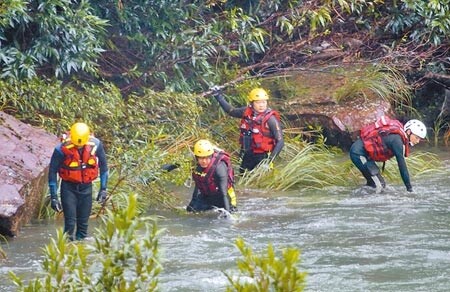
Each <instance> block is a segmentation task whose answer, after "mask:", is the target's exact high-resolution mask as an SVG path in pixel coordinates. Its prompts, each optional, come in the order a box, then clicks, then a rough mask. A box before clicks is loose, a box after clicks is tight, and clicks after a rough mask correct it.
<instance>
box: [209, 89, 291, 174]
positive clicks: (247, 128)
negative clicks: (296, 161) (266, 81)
mask: <svg viewBox="0 0 450 292" xmlns="http://www.w3.org/2000/svg"><path fill="white" fill-rule="evenodd" d="M211 91H212V94H213V96H214V97H215V98H216V100H217V101H218V102H219V104H220V106H221V107H222V109H223V110H224V111H225V112H226V113H227V114H228V115H230V116H232V117H235V118H240V119H241V123H240V126H239V129H240V136H239V143H240V145H241V158H242V161H241V165H240V168H239V171H240V172H241V173H243V172H244V171H246V170H252V169H254V168H255V167H256V166H258V165H259V164H260V162H261V161H263V160H265V159H268V160H269V161H270V163H269V164H267V165H272V161H273V160H274V159H275V158H276V157H277V156H278V155H279V153H280V152H281V150H282V149H283V147H284V139H283V130H282V128H281V122H280V115H279V113H278V112H277V111H275V110H273V109H271V108H269V107H268V100H269V95H268V93H267V91H266V90H264V89H263V88H254V89H253V90H251V91H250V93H249V94H248V101H249V104H248V106H244V107H238V108H234V107H232V106H231V105H230V104H229V103H228V102H227V101H226V100H225V98H224V96H223V94H222V91H221V90H220V88H219V87H217V86H215V87H213V88H212V89H211ZM265 165H266V164H265Z"/></svg>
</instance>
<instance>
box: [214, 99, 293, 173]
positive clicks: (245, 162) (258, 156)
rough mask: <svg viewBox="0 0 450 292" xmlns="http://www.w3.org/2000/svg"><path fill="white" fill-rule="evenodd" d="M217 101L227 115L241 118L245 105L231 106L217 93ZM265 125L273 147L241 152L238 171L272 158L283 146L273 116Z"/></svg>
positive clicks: (277, 122)
mask: <svg viewBox="0 0 450 292" xmlns="http://www.w3.org/2000/svg"><path fill="white" fill-rule="evenodd" d="M215 97H216V99H217V101H218V102H219V104H220V106H221V107H222V109H223V110H224V111H225V112H226V113H227V114H228V115H229V116H232V117H235V118H242V117H243V115H244V112H245V110H246V109H247V107H246V106H245V107H239V108H234V107H232V106H231V105H230V104H229V103H228V102H227V101H226V100H225V98H224V97H223V95H221V94H219V95H216V96H215ZM267 125H268V127H269V130H270V133H271V136H272V137H273V139H274V140H275V147H274V149H273V150H272V152H271V153H270V156H269V154H268V153H253V152H252V151H246V152H245V153H244V154H243V157H242V162H241V166H240V168H239V171H240V172H241V173H242V172H244V171H245V170H252V169H254V168H255V167H256V166H257V165H258V164H259V163H260V162H261V161H262V160H263V159H265V158H269V159H270V160H273V159H274V158H275V157H277V155H278V154H279V153H280V152H281V150H282V149H283V147H284V139H283V130H282V128H281V124H280V122H279V121H278V119H277V118H276V117H275V116H273V115H272V116H271V117H270V118H269V119H268V121H267Z"/></svg>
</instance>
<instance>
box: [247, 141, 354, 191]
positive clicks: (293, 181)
mask: <svg viewBox="0 0 450 292" xmlns="http://www.w3.org/2000/svg"><path fill="white" fill-rule="evenodd" d="M284 152H285V153H284V154H283V156H284V157H283V161H284V162H281V163H276V164H275V167H274V169H273V170H267V168H265V167H258V168H255V169H254V170H253V171H250V172H246V173H244V175H243V176H242V177H241V179H240V180H239V184H245V185H250V186H253V187H257V188H267V189H272V190H280V191H285V190H289V189H296V188H299V189H309V188H312V189H320V188H323V187H326V186H332V185H345V184H346V175H345V173H344V172H343V169H342V168H341V167H340V165H339V164H338V163H337V162H336V161H337V159H336V154H335V153H334V152H333V151H332V150H330V149H329V148H326V147H322V146H318V145H316V144H304V145H298V144H291V143H286V144H285V149H284ZM264 163H267V162H263V164H264Z"/></svg>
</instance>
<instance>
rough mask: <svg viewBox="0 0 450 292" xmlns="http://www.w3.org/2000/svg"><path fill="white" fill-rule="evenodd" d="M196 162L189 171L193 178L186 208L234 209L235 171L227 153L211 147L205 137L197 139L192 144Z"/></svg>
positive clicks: (203, 209) (196, 209)
mask: <svg viewBox="0 0 450 292" xmlns="http://www.w3.org/2000/svg"><path fill="white" fill-rule="evenodd" d="M194 155H195V160H196V166H195V168H194V170H193V172H192V179H193V180H194V182H195V188H194V192H193V194H192V200H191V202H190V203H189V205H188V206H187V207H186V210H187V211H188V212H199V211H206V210H212V209H215V208H223V209H225V210H226V211H228V212H234V211H236V210H237V209H236V206H237V205H236V194H235V192H234V173H233V168H232V165H231V161H230V155H229V154H228V153H226V152H225V151H223V150H221V149H219V148H216V147H214V145H213V144H212V143H211V142H210V141H208V140H203V139H202V140H198V141H197V142H196V143H195V145H194Z"/></svg>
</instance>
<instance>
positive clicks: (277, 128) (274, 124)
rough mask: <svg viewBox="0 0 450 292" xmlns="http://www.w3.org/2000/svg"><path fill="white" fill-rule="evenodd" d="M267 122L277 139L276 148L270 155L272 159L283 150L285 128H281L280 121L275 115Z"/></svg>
mask: <svg viewBox="0 0 450 292" xmlns="http://www.w3.org/2000/svg"><path fill="white" fill-rule="evenodd" d="M267 124H268V126H269V129H270V133H271V134H272V137H274V139H275V148H274V149H273V151H272V153H271V154H270V157H269V159H270V160H273V159H274V158H275V157H277V156H278V154H280V152H281V150H282V149H283V147H284V139H283V129H282V128H281V124H280V122H279V121H278V120H277V118H276V117H274V116H271V117H270V118H269V120H268V121H267Z"/></svg>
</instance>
